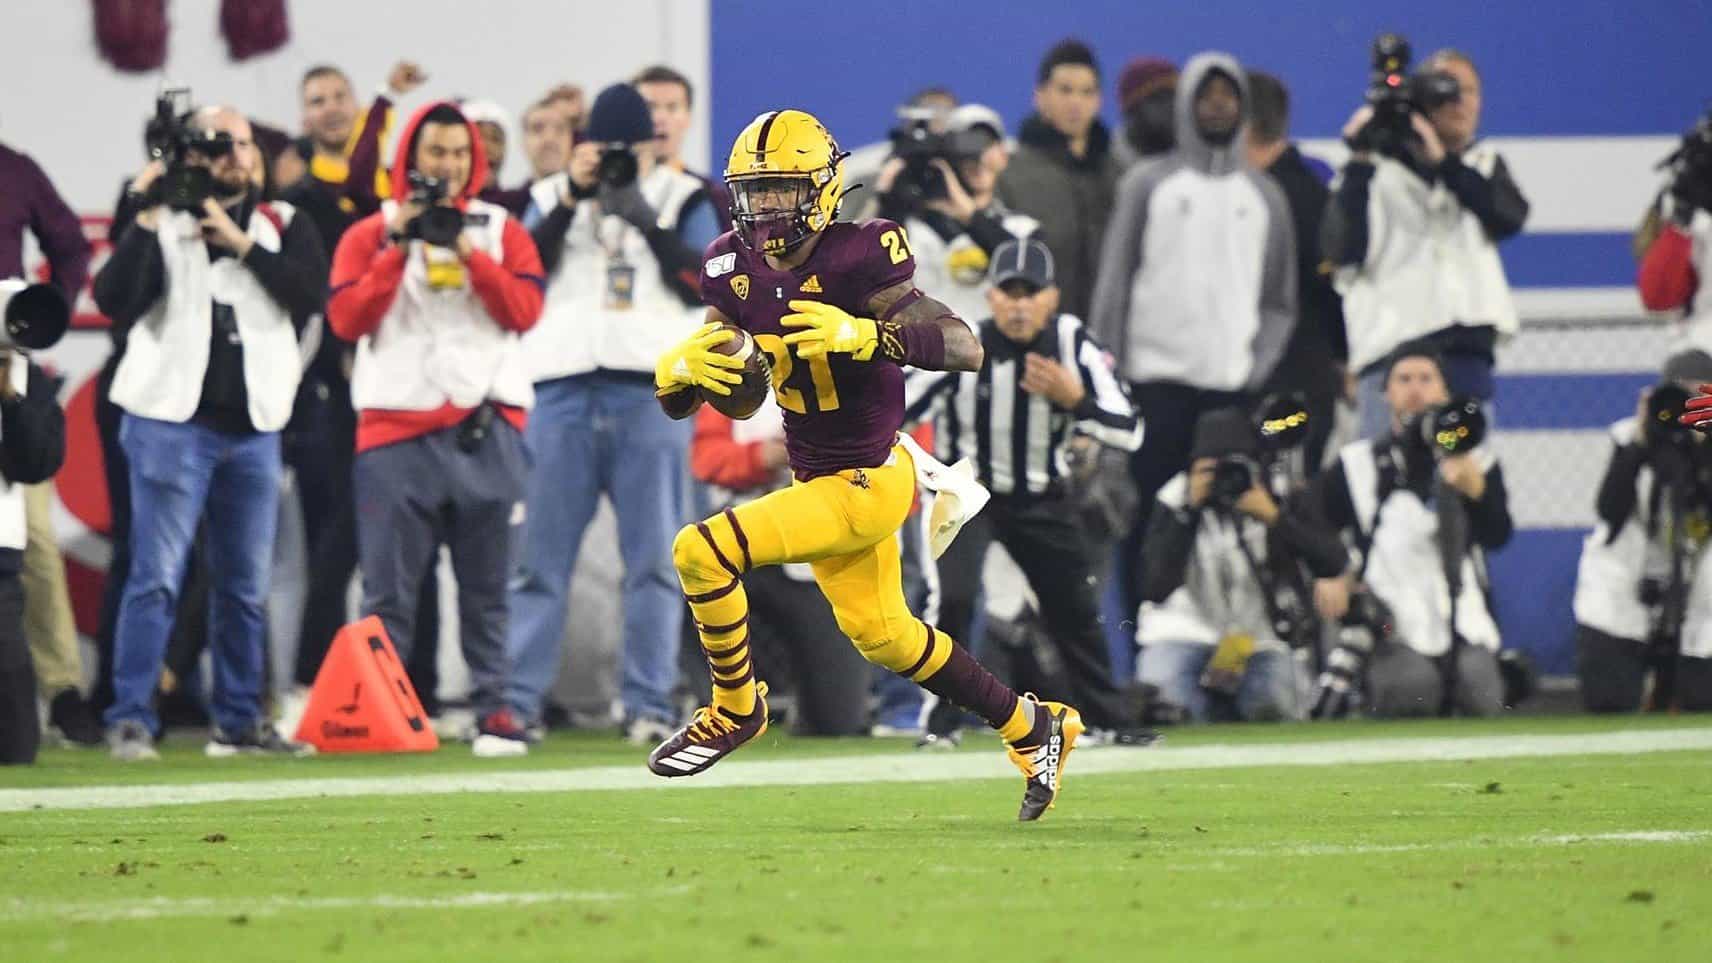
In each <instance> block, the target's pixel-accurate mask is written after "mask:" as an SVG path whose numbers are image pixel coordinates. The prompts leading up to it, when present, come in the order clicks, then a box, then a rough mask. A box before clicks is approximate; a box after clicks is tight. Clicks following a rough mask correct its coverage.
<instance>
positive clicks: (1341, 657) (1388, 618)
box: [1308, 588, 1396, 719]
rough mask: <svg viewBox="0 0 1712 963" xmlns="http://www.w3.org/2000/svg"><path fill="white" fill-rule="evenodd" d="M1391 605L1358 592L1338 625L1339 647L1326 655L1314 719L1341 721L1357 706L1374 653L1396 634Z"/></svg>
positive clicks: (1350, 600)
mask: <svg viewBox="0 0 1712 963" xmlns="http://www.w3.org/2000/svg"><path fill="white" fill-rule="evenodd" d="M1395 626H1396V623H1395V621H1394V620H1393V617H1392V614H1391V608H1390V606H1388V605H1386V604H1385V603H1384V602H1383V601H1381V600H1380V598H1379V596H1377V595H1374V594H1373V593H1372V591H1370V590H1368V589H1365V588H1361V589H1357V590H1356V591H1355V592H1354V593H1352V594H1351V595H1350V597H1349V608H1348V609H1347V610H1345V611H1344V615H1343V618H1342V619H1341V620H1340V621H1339V625H1338V640H1337V645H1336V646H1335V647H1334V648H1333V649H1332V651H1331V654H1330V655H1328V656H1326V667H1325V671H1323V672H1321V673H1320V678H1319V680H1318V681H1317V682H1316V684H1315V689H1316V693H1315V696H1314V706H1313V709H1312V710H1310V711H1309V713H1308V715H1309V717H1310V718H1314V719H1341V718H1343V717H1344V716H1346V715H1348V714H1349V711H1350V709H1351V708H1352V707H1353V706H1354V702H1355V693H1356V690H1357V689H1358V688H1359V687H1360V683H1361V676H1362V674H1363V673H1364V672H1366V670H1367V660H1368V659H1369V658H1371V657H1372V656H1373V650H1374V649H1375V648H1377V647H1379V645H1381V644H1382V643H1385V642H1388V641H1390V640H1391V639H1392V638H1394V637H1395V635H1396V627H1395Z"/></svg>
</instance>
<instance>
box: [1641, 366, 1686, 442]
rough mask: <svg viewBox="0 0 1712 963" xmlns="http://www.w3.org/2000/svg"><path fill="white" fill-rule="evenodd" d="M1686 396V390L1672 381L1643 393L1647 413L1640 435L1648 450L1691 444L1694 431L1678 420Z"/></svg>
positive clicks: (1684, 404) (1684, 405)
mask: <svg viewBox="0 0 1712 963" xmlns="http://www.w3.org/2000/svg"><path fill="white" fill-rule="evenodd" d="M1689 397H1690V394H1689V391H1688V389H1687V388H1684V387H1683V386H1681V385H1679V384H1677V383H1676V382H1674V381H1666V382H1664V383H1663V384H1658V385H1654V386H1653V388H1652V390H1651V391H1649V392H1647V413H1646V421H1645V422H1644V423H1643V424H1644V427H1643V428H1642V434H1643V435H1644V440H1645V441H1646V443H1647V446H1648V447H1650V448H1657V447H1659V446H1663V445H1672V446H1679V445H1692V444H1693V443H1694V441H1695V438H1696V434H1695V431H1694V429H1693V428H1690V427H1688V426H1687V425H1685V424H1683V423H1682V422H1681V421H1679V420H1678V419H1680V418H1681V417H1682V412H1683V410H1684V409H1685V407H1686V406H1687V404H1688V399H1689Z"/></svg>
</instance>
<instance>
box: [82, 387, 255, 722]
mask: <svg viewBox="0 0 1712 963" xmlns="http://www.w3.org/2000/svg"><path fill="white" fill-rule="evenodd" d="M119 443H120V445H122V446H123V447H124V449H125V455H126V458H127V460H128V461H129V464H130V476H131V532H130V542H131V562H130V571H129V573H128V574H127V576H126V578H125V592H124V595H123V596H122V597H121V599H120V602H119V617H118V622H117V627H116V629H115V631H114V640H113V648H114V653H113V697H114V701H113V705H112V706H110V707H109V708H108V709H107V713H106V721H107V724H108V725H109V726H112V725H117V724H118V723H120V722H140V723H142V724H143V725H145V726H147V727H149V728H150V729H151V730H152V729H154V728H155V727H156V719H155V714H154V710H153V709H152V708H151V706H150V700H151V699H152V697H153V696H154V691H155V683H156V682H157V681H158V680H159V678H160V672H161V661H162V659H163V658H164V657H165V654H166V643H167V637H168V636H169V635H170V634H171V633H172V622H173V611H174V608H175V606H176V605H177V604H178V590H179V586H180V585H182V584H183V582H184V565H185V560H186V558H187V557H188V556H189V554H190V545H191V542H192V541H193V540H194V539H195V537H196V528H197V523H198V522H199V521H200V520H201V519H202V517H203V514H204V513H206V514H207V517H208V535H207V551H208V569H209V571H210V572H211V573H212V575H211V580H212V584H211V585H210V588H209V598H208V651H209V654H210V655H211V656H212V658H213V662H214V699H213V702H212V704H211V705H210V707H209V708H210V714H211V715H212V716H213V718H214V723H215V725H217V726H219V727H220V728H221V729H224V730H226V731H228V732H235V731H239V730H242V729H244V728H246V727H248V726H249V725H251V724H252V723H254V722H255V721H256V720H257V719H258V718H260V716H261V685H262V659H263V649H264V646H265V639H266V635H265V619H264V617H263V608H264V603H265V601H266V599H267V592H268V574H269V569H270V567H271V564H272V562H273V539H274V529H275V527H276V526H277V525H278V522H279V478H280V453H279V434H278V433H277V432H261V433H258V434H253V435H231V434H226V433H225V432H221V431H216V430H214V429H212V428H206V427H203V426H201V425H198V424H194V423H185V424H179V423H176V422H170V421H156V420H154V419H152V418H140V417H138V416H136V415H132V414H126V415H125V416H124V417H123V419H122V420H121V422H120V424H119Z"/></svg>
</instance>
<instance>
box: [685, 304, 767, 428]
mask: <svg viewBox="0 0 1712 963" xmlns="http://www.w3.org/2000/svg"><path fill="white" fill-rule="evenodd" d="M721 327H722V329H723V330H725V331H730V332H731V333H732V334H733V335H735V337H733V338H731V339H730V340H728V341H726V342H725V343H723V344H720V345H718V346H716V347H714V349H713V350H715V351H717V352H719V353H720V354H727V355H732V356H734V357H736V358H738V359H739V360H741V361H742V362H743V367H742V369H741V370H739V371H738V372H737V373H738V374H739V375H742V376H743V381H742V382H741V383H740V384H734V385H731V386H730V387H731V394H728V395H720V394H715V393H713V392H711V391H708V390H707V389H705V388H697V389H696V390H697V391H700V392H701V396H702V400H704V401H706V402H707V403H708V404H710V405H712V406H713V409H714V410H715V411H717V412H719V413H720V414H722V415H724V416H725V417H727V418H735V419H737V420H738V421H742V420H743V419H745V418H748V417H749V416H750V415H753V414H754V413H755V412H756V411H757V410H758V409H759V408H760V407H761V402H763V401H766V400H767V392H768V391H770V390H772V387H773V365H772V362H771V361H770V360H769V359H768V358H767V352H765V351H762V350H761V346H760V345H758V344H756V343H755V339H754V338H752V337H750V335H749V332H747V331H745V330H743V329H742V328H739V327H737V326H736V325H731V324H727V325H722V326H721Z"/></svg>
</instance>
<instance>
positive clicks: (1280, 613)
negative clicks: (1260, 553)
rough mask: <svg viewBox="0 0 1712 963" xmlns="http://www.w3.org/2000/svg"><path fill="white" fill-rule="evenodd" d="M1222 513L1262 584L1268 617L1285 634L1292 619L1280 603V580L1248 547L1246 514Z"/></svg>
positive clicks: (1287, 640) (1276, 629)
mask: <svg viewBox="0 0 1712 963" xmlns="http://www.w3.org/2000/svg"><path fill="white" fill-rule="evenodd" d="M1220 514H1221V516H1222V517H1224V518H1225V519H1226V520H1228V521H1229V522H1230V523H1231V529H1232V530H1233V531H1234V532H1235V533H1236V547H1237V550H1238V551H1240V552H1241V553H1242V557H1243V561H1245V562H1247V563H1248V571H1249V573H1250V574H1251V575H1253V576H1254V581H1255V583H1256V584H1257V585H1259V586H1260V599H1261V602H1262V604H1264V605H1265V606H1266V617H1267V619H1269V620H1271V622H1272V630H1273V631H1274V632H1275V633H1278V634H1279V635H1284V634H1285V633H1286V632H1287V631H1288V629H1287V626H1289V625H1290V619H1289V618H1288V617H1287V616H1286V615H1285V613H1284V609H1283V607H1282V606H1280V605H1279V604H1278V581H1277V580H1276V579H1274V578H1273V574H1274V573H1273V572H1272V570H1271V568H1270V566H1268V565H1262V564H1261V563H1260V560H1259V559H1256V558H1255V557H1254V550H1253V549H1251V548H1249V547H1248V538H1247V537H1246V536H1245V535H1244V533H1243V527H1244V524H1243V519H1244V517H1245V516H1242V515H1238V514H1235V513H1223V512H1221V513H1220ZM1270 560H1271V553H1270V551H1268V561H1270ZM1234 589H1235V587H1234V586H1232V589H1231V591H1230V592H1227V594H1226V604H1227V605H1228V604H1229V603H1230V595H1232V594H1234ZM1282 641H1284V642H1285V643H1287V644H1289V645H1290V646H1292V647H1294V646H1296V645H1297V644H1298V643H1297V640H1295V639H1283V640H1282Z"/></svg>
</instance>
